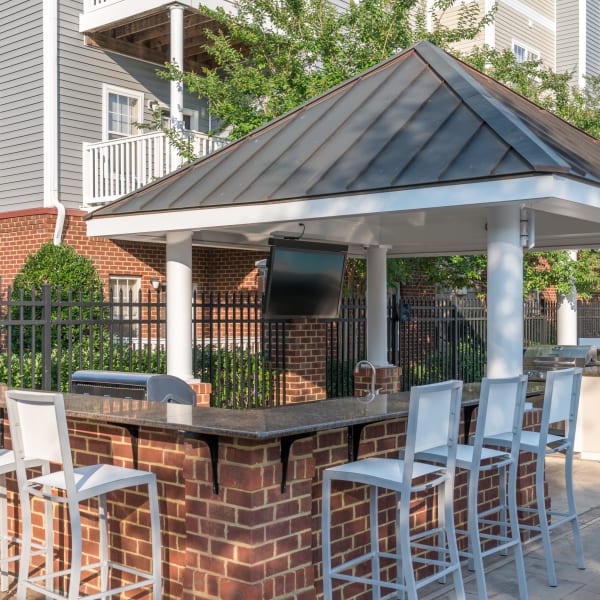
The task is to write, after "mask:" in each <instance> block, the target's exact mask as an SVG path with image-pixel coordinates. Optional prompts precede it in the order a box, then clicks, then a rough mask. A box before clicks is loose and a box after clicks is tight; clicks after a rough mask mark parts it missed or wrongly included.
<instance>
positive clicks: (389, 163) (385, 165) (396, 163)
mask: <svg viewBox="0 0 600 600" xmlns="http://www.w3.org/2000/svg"><path fill="white" fill-rule="evenodd" d="M428 79H431V75H429V77H428ZM419 82H420V83H424V82H425V78H423V80H422V79H421V78H420V79H419ZM428 83H429V82H428ZM440 83H441V82H440ZM422 87H424V90H425V92H426V93H427V94H429V93H430V92H432V93H430V94H429V97H427V98H425V96H426V94H425V93H424V94H422V98H423V99H424V100H425V101H424V102H422V103H421V105H420V106H418V107H417V106H415V105H413V104H412V103H411V104H409V106H406V103H403V104H402V106H395V107H394V111H397V112H398V114H402V113H403V112H404V111H405V110H406V109H408V111H409V112H412V116H411V117H410V118H409V119H408V120H407V121H406V124H405V125H404V126H403V127H402V128H401V129H400V130H399V131H398V132H394V131H393V129H392V127H393V125H394V121H393V119H390V121H389V123H388V126H389V127H388V128H389V129H391V132H390V133H392V134H393V135H391V137H389V139H388V141H387V143H386V145H385V146H384V147H383V148H381V150H380V151H378V152H377V154H375V155H374V156H373V158H372V159H371V160H370V161H369V162H366V161H365V162H364V163H363V165H351V166H355V167H356V169H355V173H354V174H353V173H352V172H351V171H349V170H348V175H349V177H350V178H351V179H349V185H348V189H349V190H359V189H377V188H382V187H386V186H389V185H396V184H397V181H398V177H399V176H400V175H401V173H402V172H403V170H404V169H405V168H406V166H407V165H409V164H410V163H411V162H412V161H413V160H414V159H415V157H416V156H417V155H418V154H419V152H421V150H422V148H423V147H424V146H425V145H426V144H427V142H428V141H429V140H430V139H431V138H432V137H433V136H434V135H435V133H436V132H437V131H438V129H439V128H440V127H442V126H443V124H444V123H445V122H446V120H447V119H448V118H449V117H450V116H451V115H452V113H453V112H454V111H455V110H456V109H457V108H458V106H459V103H460V101H459V99H458V98H457V97H456V96H455V95H454V94H452V92H451V91H450V90H448V89H447V88H445V87H441V86H438V87H437V88H436V89H435V90H431V87H430V86H429V85H423V86H422ZM417 91H418V90H417Z"/></svg>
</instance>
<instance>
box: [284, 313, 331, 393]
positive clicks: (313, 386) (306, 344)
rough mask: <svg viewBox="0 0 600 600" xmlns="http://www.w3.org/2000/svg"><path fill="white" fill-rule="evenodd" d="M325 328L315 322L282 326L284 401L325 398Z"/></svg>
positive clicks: (325, 326) (319, 322)
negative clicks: (284, 330)
mask: <svg viewBox="0 0 600 600" xmlns="http://www.w3.org/2000/svg"><path fill="white" fill-rule="evenodd" d="M326 334H327V325H326V324H325V323H324V322H323V321H318V320H315V319H297V320H295V321H292V322H291V323H288V324H286V339H285V358H286V365H287V375H286V402H288V403H290V404H291V403H293V402H309V401H313V400H323V399H324V398H325V397H326V395H327V394H326V387H325V386H326V373H325V362H326V339H327V338H326Z"/></svg>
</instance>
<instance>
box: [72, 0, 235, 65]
mask: <svg viewBox="0 0 600 600" xmlns="http://www.w3.org/2000/svg"><path fill="white" fill-rule="evenodd" d="M172 4H174V3H173V2H172V1H170V0H144V1H143V2H141V1H140V0H84V2H83V13H82V14H80V16H79V31H80V32H81V33H83V34H84V38H85V43H86V44H87V45H89V46H95V47H98V48H102V49H104V50H109V51H112V52H117V53H119V54H124V55H125V56H130V57H132V58H137V59H141V60H145V61H148V62H152V63H155V64H158V65H164V64H165V62H167V61H169V60H171V58H172V56H173V54H172V51H171V48H170V43H171V40H170V38H171V35H170V25H171V24H170V13H169V7H170V5H172ZM177 4H178V5H182V6H183V8H184V17H183V19H184V25H183V30H182V32H181V34H182V37H183V49H184V60H183V65H184V68H185V69H186V70H188V71H196V72H197V73H199V72H200V71H201V68H202V65H204V64H206V62H207V61H208V60H209V57H207V56H206V53H205V52H204V51H203V49H202V43H203V41H204V39H203V38H204V35H203V31H204V29H205V28H206V27H209V26H210V24H211V19H209V18H208V17H207V16H206V15H202V14H201V13H200V12H199V11H198V7H199V4H200V1H199V0H178V1H177ZM206 5H207V6H209V7H211V8H216V7H222V8H225V10H233V3H232V1H231V0H208V1H207V2H206Z"/></svg>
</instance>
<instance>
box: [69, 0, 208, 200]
mask: <svg viewBox="0 0 600 600" xmlns="http://www.w3.org/2000/svg"><path fill="white" fill-rule="evenodd" d="M60 4H61V6H60V25H61V29H60V34H59V68H60V98H61V102H60V148H61V156H60V173H61V177H60V197H61V201H62V202H64V203H65V205H66V206H70V207H79V206H81V201H82V142H98V141H101V139H102V85H103V84H110V85H115V86H119V87H123V88H127V89H130V90H133V91H136V92H142V93H143V94H144V104H145V106H147V101H149V100H151V99H154V98H157V99H158V100H160V101H161V102H163V103H164V104H166V105H168V104H169V83H168V82H165V81H162V80H160V79H159V78H158V77H157V75H156V70H157V68H158V66H157V65H154V64H151V63H146V62H143V61H139V60H133V59H130V58H127V57H125V56H121V55H118V54H113V53H108V52H104V51H103V50H100V49H97V48H92V47H89V46H86V45H85V44H84V40H83V35H82V34H81V33H79V31H78V21H79V14H80V12H81V10H82V2H81V0H61V3H60ZM184 105H185V106H186V108H191V109H194V110H199V111H200V123H199V129H200V130H201V131H203V130H206V129H207V128H208V127H207V126H208V115H207V111H206V108H205V103H203V102H201V101H200V100H198V99H197V98H194V97H192V96H189V95H186V97H185V99H184ZM145 112H146V114H145V118H149V117H150V114H149V111H148V110H147V109H146V110H145Z"/></svg>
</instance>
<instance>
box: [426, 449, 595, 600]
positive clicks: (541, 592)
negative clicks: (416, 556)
mask: <svg viewBox="0 0 600 600" xmlns="http://www.w3.org/2000/svg"><path fill="white" fill-rule="evenodd" d="M546 469H547V471H546V472H547V475H548V484H549V488H550V494H551V497H552V503H553V507H555V508H557V509H558V510H562V509H564V507H565V506H566V501H565V499H564V486H563V485H562V480H563V477H562V474H563V472H564V471H563V469H564V459H563V458H562V456H550V457H547V458H546ZM574 482H575V502H576V505H577V512H578V514H579V519H580V529H581V535H582V537H583V550H584V553H585V560H586V569H585V570H584V571H580V570H579V569H578V568H577V565H576V561H575V547H574V545H573V537H572V535H571V527H570V525H565V526H564V527H560V528H558V529H555V530H553V533H552V549H553V552H554V560H555V563H556V576H557V578H558V586H557V587H555V588H551V587H549V586H548V583H547V579H546V566H545V562H544V554H543V549H542V544H541V542H540V541H539V540H531V541H530V542H528V543H526V544H525V547H524V552H525V571H526V574H527V585H528V591H529V599H530V600H563V599H565V600H566V599H569V600H571V599H572V600H592V599H595V600H600V462H596V461H588V460H580V459H576V460H575V462H574ZM485 565H486V582H487V586H488V595H489V597H490V599H492V598H493V599H494V600H509V599H514V598H518V597H519V594H518V585H517V577H516V573H515V568H514V561H513V560H512V557H511V556H510V555H509V556H508V557H503V556H499V557H498V558H495V557H493V556H491V557H489V558H488V559H487V560H486V562H485ZM463 576H464V581H465V589H466V592H467V598H468V599H469V600H478V595H477V590H476V585H475V577H474V575H473V574H472V573H471V572H469V571H467V570H466V569H465V570H463ZM436 588H437V589H436ZM426 591H427V592H428V593H427V594H422V595H421V598H422V599H423V600H451V599H453V598H454V597H455V596H454V594H453V593H452V592H450V591H449V587H448V586H440V585H439V584H432V585H431V586H429V587H428V588H427V590H426Z"/></svg>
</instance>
